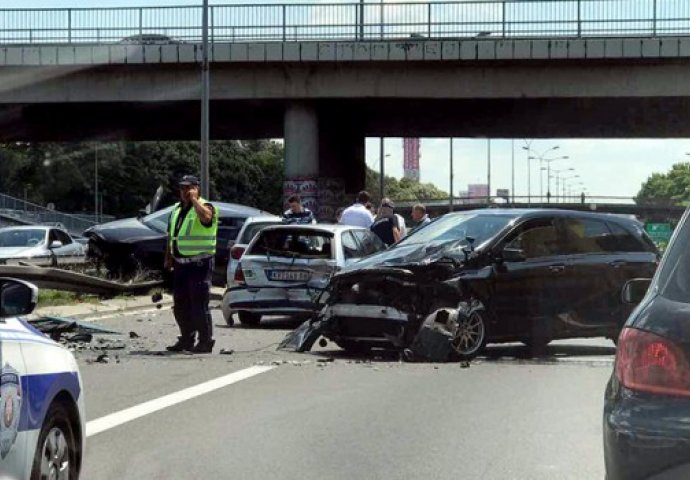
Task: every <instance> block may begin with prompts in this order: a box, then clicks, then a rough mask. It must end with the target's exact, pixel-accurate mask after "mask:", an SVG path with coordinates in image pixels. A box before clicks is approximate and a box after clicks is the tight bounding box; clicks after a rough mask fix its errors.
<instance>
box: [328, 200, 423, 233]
mask: <svg viewBox="0 0 690 480" xmlns="http://www.w3.org/2000/svg"><path fill="white" fill-rule="evenodd" d="M370 199H371V196H370V195H369V193H368V192H366V191H361V192H359V193H358V194H357V200H356V201H355V203H354V204H353V205H351V206H349V207H347V208H345V209H341V210H339V211H338V212H337V213H336V220H337V222H338V223H341V224H343V225H352V226H356V227H364V228H369V229H371V231H372V232H374V233H375V234H376V235H377V236H378V237H379V238H380V239H381V241H382V242H383V243H385V244H386V245H392V244H394V243H397V242H399V241H400V239H402V238H403V237H405V236H406V235H407V234H408V233H411V232H412V231H414V230H416V229H417V228H420V227H422V226H424V225H426V224H427V223H429V222H430V221H431V219H430V218H429V215H428V214H427V213H426V207H425V206H424V205H422V204H417V205H415V206H414V207H412V215H411V216H412V222H413V224H412V227H411V228H410V229H409V230H408V228H407V225H406V224H405V219H404V218H403V217H402V215H400V214H398V213H395V205H394V204H393V202H392V201H391V199H390V198H383V199H381V204H380V205H379V208H378V209H374V206H373V205H372V203H371V202H370Z"/></svg>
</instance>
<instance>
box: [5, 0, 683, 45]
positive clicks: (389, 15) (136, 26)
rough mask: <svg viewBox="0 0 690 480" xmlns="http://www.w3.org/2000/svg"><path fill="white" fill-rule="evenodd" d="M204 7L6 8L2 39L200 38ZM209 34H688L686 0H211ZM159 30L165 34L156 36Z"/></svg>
mask: <svg viewBox="0 0 690 480" xmlns="http://www.w3.org/2000/svg"><path fill="white" fill-rule="evenodd" d="M201 19H202V7H200V6H178V7H172V6H171V7H120V8H62V9H0V44H63V43H64V44H77V43H99V44H100V43H118V42H119V43H125V44H126V43H155V44H160V43H166V42H171V43H179V42H195V43H196V42H200V41H201V37H202V31H201V30H202V27H201ZM209 22H210V26H209V39H210V41H211V42H218V43H221V42H222V43H225V42H256V41H261V42H264V41H265V42H288V41H310V40H314V41H317V40H343V41H357V40H400V39H410V38H426V39H443V38H497V39H501V38H558V37H564V38H580V37H607V36H637V37H641V36H650V37H655V36H662V35H688V34H690V2H688V1H687V0H634V1H631V0H467V1H457V0H456V1H427V2H414V1H413V2H397V3H389V2H378V1H377V2H369V3H367V2H365V3H360V2H351V3H330V4H326V3H318V4H309V3H284V4H243V5H213V6H211V7H209ZM150 35H163V36H165V37H167V39H166V38H163V37H157V38H155V37H150Z"/></svg>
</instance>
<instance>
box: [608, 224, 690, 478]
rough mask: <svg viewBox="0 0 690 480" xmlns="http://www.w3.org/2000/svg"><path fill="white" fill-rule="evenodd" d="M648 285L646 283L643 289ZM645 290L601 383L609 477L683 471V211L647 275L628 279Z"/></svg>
mask: <svg viewBox="0 0 690 480" xmlns="http://www.w3.org/2000/svg"><path fill="white" fill-rule="evenodd" d="M647 287H649V288H647ZM624 297H625V299H626V300H627V301H628V302H630V303H636V302H638V301H639V300H640V299H641V297H644V298H643V299H642V301H641V303H640V304H639V305H638V307H637V308H636V309H635V311H634V312H633V313H632V315H631V316H630V318H629V319H628V321H627V322H626V324H625V327H624V329H623V331H622V332H621V335H620V338H619V340H618V351H617V355H616V362H615V367H614V372H613V374H612V376H611V379H610V381H609V383H608V385H607V388H606V394H605V406H604V453H605V459H606V472H607V479H608V480H623V479H625V480H639V479H656V480H661V479H665V480H675V479H684V480H685V479H688V478H690V222H689V221H688V212H686V213H685V216H684V217H683V219H682V220H681V223H680V224H679V226H678V227H677V228H676V232H675V234H674V236H673V238H672V239H671V242H670V244H669V246H668V249H667V250H666V253H665V254H664V258H663V260H662V261H661V264H660V266H659V270H658V272H657V274H656V276H655V277H654V279H653V280H651V285H650V279H649V278H647V279H644V278H640V279H635V280H632V281H631V282H630V283H629V284H628V285H627V286H626V289H625V292H624Z"/></svg>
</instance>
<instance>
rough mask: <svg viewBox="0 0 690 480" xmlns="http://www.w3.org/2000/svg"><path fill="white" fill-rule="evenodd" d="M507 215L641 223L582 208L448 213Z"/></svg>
mask: <svg viewBox="0 0 690 480" xmlns="http://www.w3.org/2000/svg"><path fill="white" fill-rule="evenodd" d="M467 214H481V215H507V216H511V217H514V218H539V217H543V216H546V215H548V216H552V217H579V218H591V219H599V220H610V221H613V222H616V223H626V224H639V223H640V222H639V221H638V220H637V219H635V218H629V217H626V216H621V215H617V214H614V213H606V212H583V211H580V210H565V209H560V208H479V209H475V210H464V211H460V212H453V213H448V214H446V215H457V216H461V215H467Z"/></svg>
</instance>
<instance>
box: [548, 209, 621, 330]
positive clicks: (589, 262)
mask: <svg viewBox="0 0 690 480" xmlns="http://www.w3.org/2000/svg"><path fill="white" fill-rule="evenodd" d="M561 222H562V226H563V231H564V235H565V240H566V248H567V251H568V253H569V254H570V255H571V257H570V260H571V264H572V271H571V274H570V281H571V283H572V292H571V299H572V300H571V303H570V308H569V309H568V311H567V315H566V316H564V317H563V319H562V320H563V322H564V327H565V329H566V330H567V331H568V334H569V335H588V334H594V333H595V332H596V331H598V330H602V331H603V330H605V329H607V328H610V327H613V326H615V324H616V322H617V320H616V319H617V312H616V310H617V309H618V307H619V306H620V303H621V302H620V290H621V288H622V286H621V285H620V279H619V275H618V272H617V270H618V269H619V268H620V265H621V262H624V261H625V256H624V255H622V254H620V253H619V252H617V247H616V239H615V237H614V235H613V232H612V231H611V230H610V228H609V226H608V225H607V223H606V222H605V221H604V220H603V219H596V218H587V217H575V216H574V217H569V218H563V219H562V220H561Z"/></svg>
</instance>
